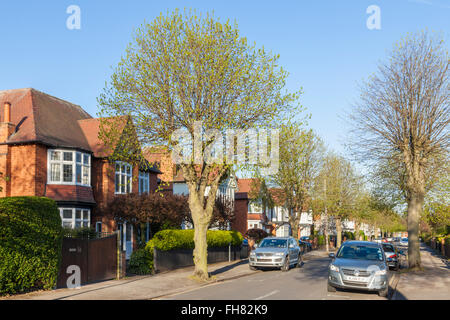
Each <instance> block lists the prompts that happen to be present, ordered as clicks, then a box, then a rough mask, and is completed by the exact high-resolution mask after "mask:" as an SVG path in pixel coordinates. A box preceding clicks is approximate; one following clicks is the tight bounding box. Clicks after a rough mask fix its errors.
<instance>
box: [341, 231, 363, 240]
mask: <svg viewBox="0 0 450 320" xmlns="http://www.w3.org/2000/svg"><path fill="white" fill-rule="evenodd" d="M363 234H364V232H363ZM344 237H346V238H347V240H355V234H354V233H353V232H349V231H345V232H344Z"/></svg>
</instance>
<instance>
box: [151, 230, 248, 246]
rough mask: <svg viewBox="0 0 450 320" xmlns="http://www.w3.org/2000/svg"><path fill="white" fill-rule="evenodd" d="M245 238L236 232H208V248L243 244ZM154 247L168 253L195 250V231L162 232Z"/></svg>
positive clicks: (159, 233)
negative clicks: (178, 250) (176, 250)
mask: <svg viewBox="0 0 450 320" xmlns="http://www.w3.org/2000/svg"><path fill="white" fill-rule="evenodd" d="M243 239H244V238H243V237H242V235H241V234H240V233H239V232H236V231H223V230H208V232H207V235H206V240H207V244H208V247H226V246H228V244H229V243H231V245H232V246H239V245H241V244H242V240H243ZM152 241H153V245H154V247H156V248H157V249H159V250H163V251H168V250H174V249H193V248H194V246H195V244H194V230H192V229H190V230H162V231H160V232H158V233H156V234H155V236H154V237H153V239H152Z"/></svg>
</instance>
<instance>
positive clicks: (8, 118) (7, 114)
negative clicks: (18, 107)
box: [4, 102, 11, 122]
mask: <svg viewBox="0 0 450 320" xmlns="http://www.w3.org/2000/svg"><path fill="white" fill-rule="evenodd" d="M4 122H11V103H10V102H5V119H4Z"/></svg>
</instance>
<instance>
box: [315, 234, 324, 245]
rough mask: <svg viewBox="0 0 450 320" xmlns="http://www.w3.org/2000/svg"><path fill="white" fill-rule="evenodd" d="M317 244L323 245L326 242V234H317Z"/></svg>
mask: <svg viewBox="0 0 450 320" xmlns="http://www.w3.org/2000/svg"><path fill="white" fill-rule="evenodd" d="M316 238H317V245H319V246H323V245H324V244H325V236H324V235H323V234H320V235H316Z"/></svg>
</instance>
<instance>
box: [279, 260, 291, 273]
mask: <svg viewBox="0 0 450 320" xmlns="http://www.w3.org/2000/svg"><path fill="white" fill-rule="evenodd" d="M289 263H290V262H289V257H286V259H284V264H283V266H282V267H281V271H283V272H287V271H289Z"/></svg>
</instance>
